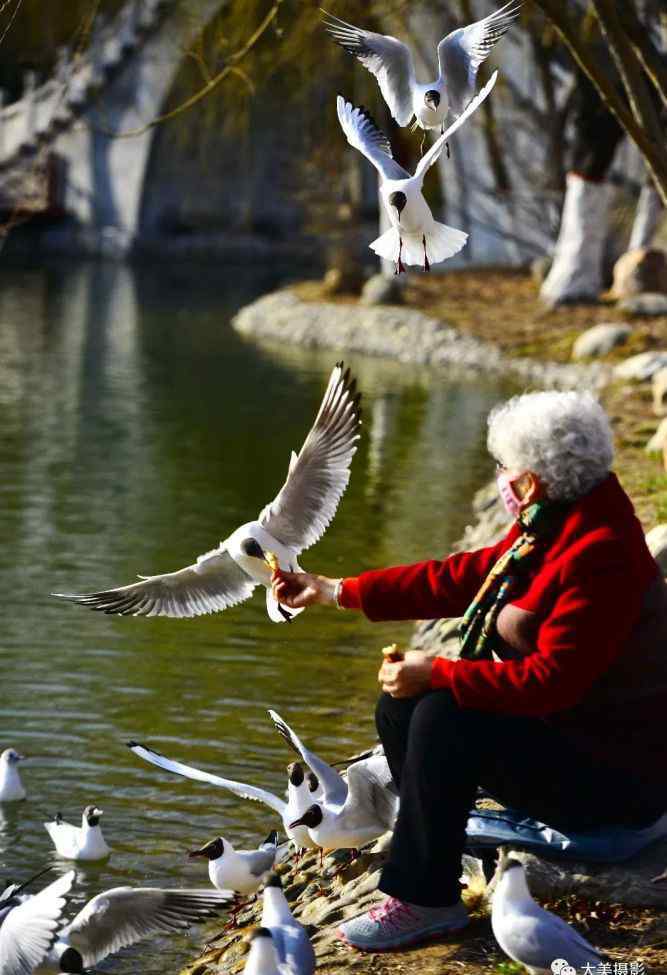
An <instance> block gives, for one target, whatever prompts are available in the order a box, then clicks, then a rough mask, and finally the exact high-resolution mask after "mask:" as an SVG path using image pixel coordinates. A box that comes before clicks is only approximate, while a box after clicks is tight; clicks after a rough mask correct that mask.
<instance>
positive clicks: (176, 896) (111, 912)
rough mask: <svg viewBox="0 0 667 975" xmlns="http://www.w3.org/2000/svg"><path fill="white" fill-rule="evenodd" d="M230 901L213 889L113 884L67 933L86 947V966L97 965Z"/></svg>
mask: <svg viewBox="0 0 667 975" xmlns="http://www.w3.org/2000/svg"><path fill="white" fill-rule="evenodd" d="M228 900H229V898H228V897H227V896H226V895H225V894H223V893H222V892H220V891H214V890H161V889H160V888H159V887H143V888H132V887H114V888H112V889H111V890H105V891H103V893H101V894H98V895H97V896H96V897H93V898H92V900H90V901H88V903H87V904H86V906H85V907H84V908H83V910H81V911H80V912H79V913H78V914H77V915H76V917H75V918H74V920H73V921H72V922H71V924H68V925H67V927H66V928H65V929H64V930H63V933H62V934H63V938H66V939H67V940H69V942H70V944H72V945H73V946H74V947H75V948H77V949H78V950H79V951H80V952H81V954H82V955H83V963H84V965H85V966H89V965H95V964H96V963H97V962H99V961H101V960H102V959H103V958H106V956H107V955H109V954H112V953H114V952H116V951H120V949H121V948H126V947H128V946H129V945H133V944H135V943H136V942H137V941H141V940H142V939H143V938H149V937H151V935H154V934H162V933H166V934H171V933H173V932H174V931H185V930H186V929H187V928H189V927H190V925H191V924H196V923H198V922H200V921H204V920H206V919H207V918H211V917H215V916H216V915H217V914H218V913H219V912H220V911H221V910H222V908H223V907H224V906H225V905H226V904H227V903H228Z"/></svg>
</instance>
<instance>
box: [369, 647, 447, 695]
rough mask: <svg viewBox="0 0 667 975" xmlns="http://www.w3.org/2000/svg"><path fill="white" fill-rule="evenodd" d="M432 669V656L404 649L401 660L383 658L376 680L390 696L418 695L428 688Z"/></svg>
mask: <svg viewBox="0 0 667 975" xmlns="http://www.w3.org/2000/svg"><path fill="white" fill-rule="evenodd" d="M432 669H433V658H432V657H427V656H426V654H425V653H421V651H419V650H406V652H405V656H404V658H403V660H397V661H392V660H383V662H382V666H381V667H380V671H379V673H378V681H379V682H380V684H381V685H382V690H383V691H385V692H386V693H387V694H391V696H392V697H418V696H419V695H420V694H424V693H426V691H428V690H429V689H430V687H431V670H432Z"/></svg>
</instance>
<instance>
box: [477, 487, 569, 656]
mask: <svg viewBox="0 0 667 975" xmlns="http://www.w3.org/2000/svg"><path fill="white" fill-rule="evenodd" d="M565 507H566V506H564V505H563V504H555V503H554V502H553V501H552V502H548V501H536V502H535V504H531V505H530V506H529V507H528V508H526V509H525V510H524V511H522V512H521V514H520V515H519V518H518V521H519V524H520V525H521V527H522V528H523V532H522V534H521V535H519V537H518V538H517V539H516V541H515V542H513V543H512V545H511V546H510V548H508V550H507V551H506V552H505V553H504V554H503V555H501V557H500V558H499V559H498V561H497V562H496V564H495V565H494V566H493V568H492V569H491V571H490V572H489V574H488V575H487V577H486V579H485V580H484V582H483V583H482V585H481V587H480V589H479V591H478V593H477V595H476V596H475V598H474V599H473V601H472V602H471V604H470V606H468V608H467V610H466V612H465V615H464V616H463V619H462V620H461V622H460V624H459V629H458V634H459V640H460V643H461V651H460V656H461V657H463V658H464V659H466V660H490V659H492V657H493V651H494V650H496V648H499V645H500V637H499V636H498V630H497V628H496V623H497V620H498V614H499V613H500V610H501V609H502V608H503V606H504V605H505V604H506V603H507V602H509V600H510V597H511V596H512V594H513V593H514V591H515V590H516V587H517V585H518V583H519V581H520V580H521V578H522V577H524V575H525V572H526V570H528V569H530V568H531V566H532V564H533V563H534V561H535V556H536V555H537V554H538V553H539V552H540V551H542V550H543V549H544V547H545V544H546V543H547V542H548V540H549V538H551V537H552V536H553V534H554V533H555V532H556V531H557V530H558V528H559V527H560V525H561V524H562V520H563V514H564V510H565Z"/></svg>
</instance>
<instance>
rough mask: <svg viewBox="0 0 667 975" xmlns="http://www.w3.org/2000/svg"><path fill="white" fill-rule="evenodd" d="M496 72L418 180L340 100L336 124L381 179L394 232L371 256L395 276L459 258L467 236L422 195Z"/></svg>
mask: <svg viewBox="0 0 667 975" xmlns="http://www.w3.org/2000/svg"><path fill="white" fill-rule="evenodd" d="M497 77H498V72H497V71H495V72H494V73H493V75H492V76H491V78H490V79H489V81H488V82H487V83H486V85H485V86H484V87H483V88H482V90H481V91H480V93H479V94H478V95H477V96H476V97H475V98H474V99H473V100H472V101H471V102H470V104H469V105H468V106H467V108H466V109H465V110H464V111H463V113H462V114H461V115H459V117H458V118H457V119H456V121H455V122H454V123H453V124H452V125H450V126H449V128H448V129H447V130H446V131H445V132H444V133H443V134H442V135H441V136H439V138H438V139H437V140H436V141H435V142H434V143H433V145H432V146H431V148H430V149H429V150H428V152H426V153H425V154H424V155H423V156H422V157H421V159H420V160H419V162H418V164H417V168H416V170H415V173H414V176H411V175H410V173H408V172H407V171H406V170H405V169H403V167H402V166H400V165H399V164H398V163H397V162H396V160H395V159H394V158H393V156H392V154H391V146H390V145H389V140H388V139H387V137H386V135H385V134H384V133H383V132H381V131H380V129H379V128H378V127H377V125H376V124H375V122H374V121H373V119H372V117H371V115H370V114H369V113H368V112H367V111H366V109H365V108H363V107H360V108H355V106H354V105H352V104H351V103H350V102H346V101H345V99H344V98H343V97H342V95H339V96H338V101H337V108H338V120H339V122H340V124H341V127H342V129H343V132H344V133H345V135H346V137H347V141H348V142H349V143H350V145H351V146H353V147H354V148H355V149H358V150H359V152H361V153H363V155H364V156H366V158H367V159H368V161H369V162H371V163H372V164H373V165H374V166H375V168H376V169H377V171H378V172H379V174H380V195H381V197H382V202H383V204H384V206H385V209H386V211H387V213H388V215H389V220H390V222H391V225H392V226H391V229H390V230H387V231H386V232H385V233H384V234H382V235H381V236H380V237H378V238H377V239H376V240H374V241H373V242H372V244H370V248H371V250H372V251H375V253H376V254H377V255H378V256H379V257H384V258H385V259H386V260H388V261H395V263H396V274H400V273H401V271H404V270H405V267H404V265H403V262H404V261H405V263H406V264H421V265H423V267H424V270H425V271H428V270H430V266H431V264H437V263H438V262H439V261H444V260H446V259H447V258H448V257H452V256H453V255H454V254H457V253H458V252H459V251H460V250H461V248H462V247H463V246H464V245H465V242H466V241H467V239H468V235H467V234H466V233H464V232H463V231H462V230H456V229H455V228H454V227H448V226H447V225H446V224H444V223H438V222H437V221H436V220H434V219H433V214H432V213H431V210H430V207H429V205H428V203H427V202H426V200H425V199H424V195H423V193H422V184H423V182H424V176H425V174H426V171H427V170H428V169H430V167H431V166H432V165H433V163H434V162H435V161H436V160H437V159H438V157H439V156H440V154H441V152H442V150H443V148H444V146H445V143H446V142H447V140H448V139H449V137H450V136H451V135H453V133H454V132H456V130H457V129H459V128H460V127H461V126H462V125H463V124H464V122H466V121H467V119H468V118H469V117H470V116H471V115H472V114H473V112H475V111H476V110H477V109H478V108H479V106H480V105H481V104H482V102H483V101H484V99H485V98H487V97H488V95H489V94H490V93H491V90H492V89H493V86H494V85H495V83H496V79H497Z"/></svg>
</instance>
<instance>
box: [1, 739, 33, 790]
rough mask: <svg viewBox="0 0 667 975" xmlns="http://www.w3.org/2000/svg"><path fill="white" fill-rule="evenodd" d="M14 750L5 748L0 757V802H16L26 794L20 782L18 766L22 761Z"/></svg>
mask: <svg viewBox="0 0 667 975" xmlns="http://www.w3.org/2000/svg"><path fill="white" fill-rule="evenodd" d="M24 758H25V756H24V755H19V753H18V752H17V751H16V749H15V748H5V750H4V752H3V753H2V754H1V755H0V802H18V801H19V800H20V799H25V797H26V795H27V793H26V791H25V787H24V785H23V783H22V782H21V776H20V775H19V770H18V764H19V762H22V761H23V760H24Z"/></svg>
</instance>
